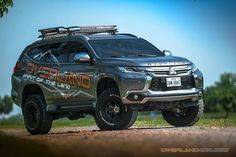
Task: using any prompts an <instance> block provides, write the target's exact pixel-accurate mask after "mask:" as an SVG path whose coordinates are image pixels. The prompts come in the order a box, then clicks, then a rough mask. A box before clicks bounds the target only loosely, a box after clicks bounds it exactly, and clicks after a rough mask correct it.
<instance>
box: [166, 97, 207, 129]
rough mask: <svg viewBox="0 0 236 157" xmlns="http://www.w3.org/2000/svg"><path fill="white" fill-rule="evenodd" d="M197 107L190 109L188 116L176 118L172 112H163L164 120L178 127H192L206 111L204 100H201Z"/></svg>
mask: <svg viewBox="0 0 236 157" xmlns="http://www.w3.org/2000/svg"><path fill="white" fill-rule="evenodd" d="M196 103H198V105H197V106H191V107H188V114H187V115H186V116H176V114H175V113H174V112H172V111H162V112H161V113H162V116H163V118H164V119H165V120H166V121H167V122H168V123H169V124H171V125H173V126H176V127H183V126H192V125H194V124H195V123H196V122H197V121H198V120H199V119H200V118H201V116H202V114H203V110H204V103H203V100H199V101H197V102H196Z"/></svg>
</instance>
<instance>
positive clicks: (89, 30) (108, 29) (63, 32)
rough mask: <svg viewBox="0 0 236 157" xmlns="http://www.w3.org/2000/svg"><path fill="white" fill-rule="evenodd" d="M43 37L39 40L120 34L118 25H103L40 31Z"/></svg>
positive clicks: (61, 27)
mask: <svg viewBox="0 0 236 157" xmlns="http://www.w3.org/2000/svg"><path fill="white" fill-rule="evenodd" d="M38 31H39V32H40V33H41V35H39V38H42V39H45V38H51V37H58V36H70V35H76V34H83V35H90V34H96V33H109V34H115V33H116V32H118V30H117V28H116V25H101V26H71V27H63V26H60V27H53V28H46V29H40V30H38Z"/></svg>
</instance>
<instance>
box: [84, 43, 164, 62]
mask: <svg viewBox="0 0 236 157" xmlns="http://www.w3.org/2000/svg"><path fill="white" fill-rule="evenodd" d="M89 42H90V44H91V45H92V47H93V48H94V50H95V51H96V53H97V54H98V56H99V57H103V58H109V57H142V56H145V57H146V56H147V57H154V56H163V55H164V54H163V53H162V52H161V51H160V50H158V49H157V48H156V47H155V46H153V45H152V44H150V43H148V42H147V41H145V40H144V39H99V40H90V41H89Z"/></svg>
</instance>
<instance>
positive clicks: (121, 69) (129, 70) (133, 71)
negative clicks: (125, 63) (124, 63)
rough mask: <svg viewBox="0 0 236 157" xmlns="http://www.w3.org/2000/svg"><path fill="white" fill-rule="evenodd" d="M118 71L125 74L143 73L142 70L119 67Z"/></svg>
mask: <svg viewBox="0 0 236 157" xmlns="http://www.w3.org/2000/svg"><path fill="white" fill-rule="evenodd" d="M117 69H119V70H120V71H121V72H124V73H143V71H142V70H140V69H138V68H135V67H117Z"/></svg>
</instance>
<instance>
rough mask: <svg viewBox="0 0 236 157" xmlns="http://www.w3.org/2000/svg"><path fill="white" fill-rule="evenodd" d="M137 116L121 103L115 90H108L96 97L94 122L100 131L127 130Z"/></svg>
mask: <svg viewBox="0 0 236 157" xmlns="http://www.w3.org/2000/svg"><path fill="white" fill-rule="evenodd" d="M137 114H138V112H137V111H133V110H132V109H131V108H130V107H129V106H127V105H125V104H123V103H122V101H121V99H120V96H119V92H118V91H117V90H116V89H108V90H106V91H104V92H103V93H102V94H101V95H100V96H99V97H98V101H97V105H96V108H95V120H96V123H97V126H98V127H99V128H100V129H101V130H121V129H127V128H129V127H130V126H132V125H133V123H134V122H135V120H136V118H137Z"/></svg>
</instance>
